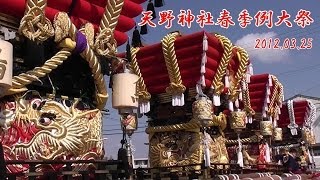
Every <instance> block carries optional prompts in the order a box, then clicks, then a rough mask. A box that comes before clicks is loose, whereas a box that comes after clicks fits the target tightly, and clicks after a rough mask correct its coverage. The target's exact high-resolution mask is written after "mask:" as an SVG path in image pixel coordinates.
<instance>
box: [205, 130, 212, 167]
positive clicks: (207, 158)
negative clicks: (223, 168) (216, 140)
mask: <svg viewBox="0 0 320 180" xmlns="http://www.w3.org/2000/svg"><path fill="white" fill-rule="evenodd" d="M209 137H210V136H209V134H208V133H206V132H205V133H204V149H205V151H204V160H205V166H206V167H210V166H211V159H210V149H209V144H208V139H209Z"/></svg>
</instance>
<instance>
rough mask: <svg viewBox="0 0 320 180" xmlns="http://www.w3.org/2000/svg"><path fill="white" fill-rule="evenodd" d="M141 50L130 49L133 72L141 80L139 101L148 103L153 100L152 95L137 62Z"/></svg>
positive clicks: (139, 81) (139, 82)
mask: <svg viewBox="0 0 320 180" xmlns="http://www.w3.org/2000/svg"><path fill="white" fill-rule="evenodd" d="M139 50H140V48H133V47H131V49H130V53H131V69H132V71H133V73H134V74H136V75H137V76H139V80H138V84H137V86H138V96H139V100H140V101H142V102H147V101H149V100H150V99H151V95H150V93H149V92H148V90H147V86H146V84H145V83H144V80H143V77H142V74H141V72H140V67H139V65H138V61H137V53H138V52H139Z"/></svg>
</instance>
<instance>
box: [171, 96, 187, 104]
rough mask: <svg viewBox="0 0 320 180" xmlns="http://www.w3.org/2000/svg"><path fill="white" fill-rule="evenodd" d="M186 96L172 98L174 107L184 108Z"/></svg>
mask: <svg viewBox="0 0 320 180" xmlns="http://www.w3.org/2000/svg"><path fill="white" fill-rule="evenodd" d="M184 103H185V102H184V94H183V93H182V94H180V95H174V96H172V106H184Z"/></svg>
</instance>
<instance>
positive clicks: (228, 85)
mask: <svg viewBox="0 0 320 180" xmlns="http://www.w3.org/2000/svg"><path fill="white" fill-rule="evenodd" d="M224 84H225V87H227V88H228V87H230V82H229V76H225V77H224Z"/></svg>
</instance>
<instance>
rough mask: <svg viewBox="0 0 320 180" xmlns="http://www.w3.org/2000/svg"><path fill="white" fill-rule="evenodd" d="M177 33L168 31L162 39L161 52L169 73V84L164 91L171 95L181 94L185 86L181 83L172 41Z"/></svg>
mask: <svg viewBox="0 0 320 180" xmlns="http://www.w3.org/2000/svg"><path fill="white" fill-rule="evenodd" d="M177 36H179V33H170V34H168V35H166V36H165V37H164V38H163V39H162V41H161V42H162V52H163V56H164V59H165V63H166V67H167V71H168V74H169V79H170V85H169V87H167V88H166V92H167V93H169V94H171V95H178V94H183V93H184V92H185V90H186V87H185V86H184V85H183V83H182V79H181V74H180V69H179V65H178V60H177V57H176V53H175V49H174V41H175V40H176V37H177Z"/></svg>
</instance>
